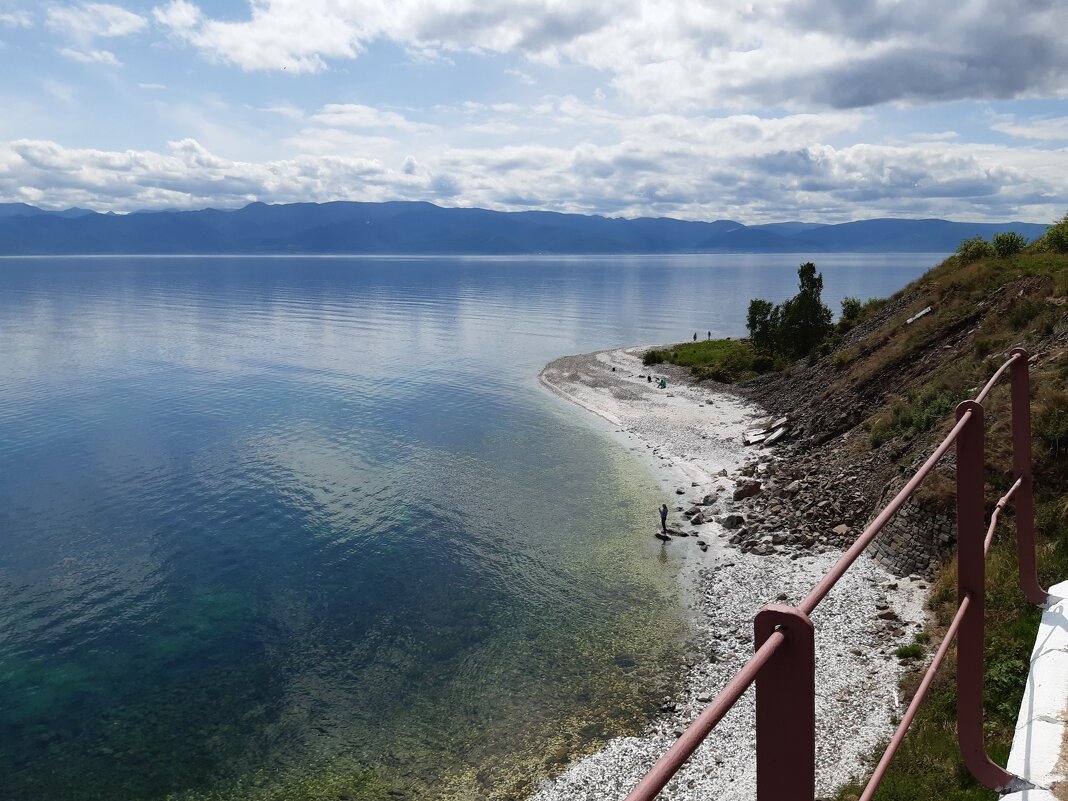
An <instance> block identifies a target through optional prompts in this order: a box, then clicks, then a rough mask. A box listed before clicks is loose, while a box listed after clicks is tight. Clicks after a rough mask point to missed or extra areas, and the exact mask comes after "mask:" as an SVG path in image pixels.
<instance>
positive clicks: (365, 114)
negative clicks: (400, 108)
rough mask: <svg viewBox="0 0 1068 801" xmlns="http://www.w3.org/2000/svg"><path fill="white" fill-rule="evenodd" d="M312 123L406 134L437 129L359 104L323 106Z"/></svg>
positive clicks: (313, 117) (314, 116)
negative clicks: (403, 132)
mask: <svg viewBox="0 0 1068 801" xmlns="http://www.w3.org/2000/svg"><path fill="white" fill-rule="evenodd" d="M311 119H312V121H313V122H315V123H318V124H319V125H323V126H326V127H329V128H349V129H353V130H394V131H405V132H420V133H430V132H433V131H435V130H436V129H437V127H436V126H434V125H427V124H425V123H416V122H412V121H410V120H408V119H407V118H405V117H404V116H402V115H401V114H397V113H396V112H394V111H383V110H381V109H377V108H374V107H372V106H364V105H360V104H358V103H329V104H327V105H325V106H323V108H322V110H321V111H319V113H318V114H315V115H313V116H312V118H311Z"/></svg>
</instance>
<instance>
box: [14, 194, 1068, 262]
mask: <svg viewBox="0 0 1068 801" xmlns="http://www.w3.org/2000/svg"><path fill="white" fill-rule="evenodd" d="M1046 228H1047V226H1045V225H1038V224H1035V223H1022V222H1009V223H1002V224H997V223H956V222H949V221H947V220H901V219H879V220H862V221H859V222H850V223H841V224H837V225H822V224H819V223H804V222H783V223H769V224H764V225H752V226H747V225H744V224H742V223H739V222H735V221H733V220H716V221H714V222H694V221H689V220H676V219H672V218H669V217H641V218H637V219H623V218H620V217H600V216H587V215H581V214H561V213H557V212H548V211H518V212H502V211H489V210H487V209H462V208H443V207H440V206H435V205H433V204H432V203H425V202H417V201H415V202H410V201H391V202H386V203H361V202H347V201H337V202H333V203H291V204H279V205H267V204H265V203H251V204H249V205H248V206H245V207H244V208H241V209H235V210H220V209H203V210H200V211H158V212H147V211H146V212H135V213H132V214H124V215H119V214H112V213H109V214H97V213H95V212H92V211H88V210H86V209H67V210H65V211H58V212H54V211H45V210H43V209H39V208H37V207H36V206H31V205H28V204H25V203H0V255H9V256H10V255H98V254H99V255H121V254H161V255H181V254H188V255H207V254H286V253H292V254H328V253H336V254H383V255H420V254H425V255H434V254H442V255H445V254H456V255H460V254H463V255H513V254H515V255H520V254H536V253H553V254H597V253H603V254H624V253H695V252H696V253H835V252H837V253H842V252H872V253H876V252H877V253H895V252H897V253H918V252H929V253H950V252H952V251H954V250H956V248H957V246H958V245H959V244H960V242H961V240H963V239H968V238H971V237H974V236H983V237H987V238H989V237H991V236H993V235H994V234H995V233H1000V232H1003V231H1016V232H1017V233H1019V234H1021V235H1023V236H1025V237H1027V238H1028V239H1035V238H1037V237H1039V236H1041V235H1042V233H1043V232H1044V231H1045V230H1046Z"/></svg>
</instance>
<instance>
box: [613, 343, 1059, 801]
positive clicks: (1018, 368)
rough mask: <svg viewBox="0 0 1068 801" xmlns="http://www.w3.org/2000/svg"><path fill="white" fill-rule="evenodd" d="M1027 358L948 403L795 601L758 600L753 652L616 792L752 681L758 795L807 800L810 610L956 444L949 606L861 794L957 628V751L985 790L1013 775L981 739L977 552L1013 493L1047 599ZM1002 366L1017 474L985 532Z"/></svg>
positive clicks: (894, 744) (1028, 589)
mask: <svg viewBox="0 0 1068 801" xmlns="http://www.w3.org/2000/svg"><path fill="white" fill-rule="evenodd" d="M1028 361H1029V357H1028V353H1027V351H1026V350H1024V349H1023V348H1014V349H1013V350H1012V351H1011V353H1010V357H1009V359H1008V360H1007V361H1005V363H1004V364H1002V365H1001V366H1000V367H999V368H998V369H997V371H996V372H995V373H994V374H993V376H991V377H990V379H989V380H988V381H987V383H986V384H985V385H984V386H983V388H982V390H980V392H979V394H978V395H977V396H976V398H975V400H969V401H964V402H962V403H961V404H959V405H958V406H957V422H956V424H955V425H954V426H953V428H952V429H951V430H950V431H949V433H948V434H947V435H946V437H945V438H944V439H943V440H942V442H941V443H939V445H938V446H937V447H936V448H935V449H934V451H933V452H932V453H931V455H930V456H929V457H928V458H927V460H926V461H925V462H924V463H923V465H921V466H920V468H919V469H918V470H917V471H916V473H915V474H914V475H913V476H912V478H910V479H909V481H908V482H907V483H906V484H905V486H904V487H902V488H901V490H900V491H899V492H898V493H897V495H895V496H894V498H893V499H892V500H891V501H890V502H889V503H888V504H887V505H886V506H885V507H884V508H883V509H882V511H880V512H879V514H878V515H876V517H875V518H874V519H873V520H872V521H871V523H869V524H868V526H867V527H866V528H865V529H864V531H863V532H862V533H861V535H860V536H859V537H858V538H857V540H856V542H854V543H853V545H852V546H850V547H849V549H847V550H846V552H845V553H844V554H842V556H841V558H839V560H838V561H837V562H836V563H835V564H834V566H833V567H832V568H831V569H830V570H828V571H827V573H826V574H824V576H823V578H821V579H820V581H819V582H818V583H817V584H816V586H814V587H813V588H812V590H811V591H810V592H809V593H808V595H807V596H806V597H805V599H804V600H803V601H801V603H800V604H798V605H797V606H796V607H785V606H778V605H774V604H773V605H768V606H765V607H764V608H763V609H762V610H761V611H760V612H759V613H758V614H757V617H756V619H755V621H754V623H755V631H756V652H755V653H754V654H753V656H752V657H750V659H749V661H748V662H746V664H745V665H744V666H743V667H742V668H741V669H740V670H739V671H738V673H736V674H735V676H734V678H732V679H731V680H730V681H729V682H728V683H727V685H726V686H725V687H724V688H723V690H721V691H720V693H719V694H718V695H717V696H716V697H715V699H713V700H712V702H711V703H710V704H709V705H708V707H706V708H705V710H704V711H703V712H702V713H701V714H700V715H699V716H698V718H697V719H696V720H695V721H694V722H693V723H692V724H690V726H689V727H688V728H687V729H686V731H685V732H684V733H683V734H682V736H681V737H679V739H678V740H677V741H676V742H675V744H674V745H672V746H671V748H669V749H668V751H667V752H666V753H665V754H664V755H663V756H662V757H661V758H660V759H659V760H657V762H656V764H655V765H653V767H652V768H651V769H650V770H649V772H648V773H647V774H646V775H645V777H644V778H642V780H641V781H639V782H638V784H637V785H635V787H634V789H633V790H631V792H630V793H629V794H628V795H627V797H626V801H651V799H653V798H655V797H656V795H657V794H658V793H659V792H660V791H661V790H662V789H663V788H664V786H665V785H666V784H667V783H668V782H669V781H670V780H671V778H672V777H673V776H674V775H675V773H676V772H677V771H678V770H679V768H680V767H682V765H683V763H685V761H686V760H687V759H688V758H689V757H690V756H691V755H692V754H693V752H694V751H695V750H696V749H697V747H698V746H699V745H700V744H701V743H702V742H703V741H704V739H705V738H706V737H707V736H708V734H709V732H711V731H712V729H713V728H715V726H716V724H718V723H719V721H720V720H722V718H723V717H724V716H725V715H726V714H727V712H728V711H730V709H731V707H733V705H734V704H735V703H736V702H737V700H738V699H739V698H740V697H741V696H742V694H743V693H744V692H745V691H746V690H747V689H748V688H749V686H750V685H752V684H754V683H755V684H756V693H757V696H756V697H757V726H756V727H757V799H758V801H812V798H813V795H814V792H815V790H814V787H815V657H814V650H813V648H814V646H813V642H814V637H813V629H812V621H811V620H810V619H809V615H811V614H812V612H813V611H814V610H815V609H816V607H817V606H819V604H820V602H821V601H822V600H823V599H824V598H825V597H826V596H827V594H828V593H829V592H830V591H831V589H832V588H833V587H834V585H835V584H836V583H837V582H838V580H839V579H840V578H841V577H842V576H843V575H844V574H845V572H846V571H847V570H848V569H849V568H850V566H851V565H852V564H853V563H854V562H855V561H856V560H857V558H858V557H859V556H860V554H861V553H863V551H864V549H865V548H867V547H868V545H870V544H871V542H872V540H874V539H875V537H876V536H877V535H878V534H879V532H880V531H881V530H882V528H883V527H884V526H885V525H886V523H887V522H888V521H889V520H890V519H891V518H892V517H893V516H894V514H896V513H897V511H898V510H899V509H900V508H901V506H902V505H903V504H904V503H905V501H906V500H908V498H909V497H910V496H911V495H912V493H913V492H914V491H915V490H916V488H917V487H918V486H919V485H920V484H921V483H922V482H923V480H924V479H925V478H926V477H927V476H928V475H929V474H930V472H931V471H932V470H933V469H934V467H935V465H936V464H937V463H938V461H939V460H940V459H941V458H942V457H943V456H945V455H946V453H947V452H948V451H949V448H950V447H951V446H952V445H954V444H955V445H956V453H957V551H958V557H957V558H958V571H957V574H958V583H957V594H958V599H959V601H958V608H957V613H956V615H955V616H954V618H953V621H952V622H951V623H950V625H949V628H948V630H947V631H946V635H945V637H944V638H943V640H942V643H941V644H940V646H939V648H938V650H937V652H936V653H935V656H934V658H933V659H932V661H931V665H930V667H929V668H928V670H927V672H926V674H925V675H924V678H923V680H922V681H921V683H920V686H919V689H918V690H917V691H916V694H915V696H913V699H912V701H911V703H910V704H909V707H908V709H907V710H906V712H905V714H904V716H903V717H902V719H901V723H900V725H899V726H898V728H897V731H896V732H895V733H894V737H893V739H892V740H891V741H890V745H889V746H888V748H887V750H886V751H885V752H884V754H883V756H882V758H881V759H880V761H879V764H878V766H877V767H876V769H875V771H874V773H873V774H872V777H871V779H870V780H869V781H868V784H867V786H866V787H865V789H864V793H863V795H862V796H861V801H870V799H871V797H872V795H873V794H874V793H875V791H876V789H877V788H878V786H879V783H880V782H881V781H882V778H883V776H884V775H885V773H886V770H887V767H888V766H889V764H890V760H891V759H892V758H893V756H894V754H895V753H896V751H897V749H898V747H899V746H900V745H901V741H902V739H903V738H904V736H905V733H906V731H907V730H908V728H909V725H910V724H911V723H912V721H913V719H914V718H915V716H916V712H917V710H918V709H919V707H920V704H922V702H923V699H924V697H925V695H926V693H927V690H928V688H929V687H930V684H931V681H932V680H933V678H934V674H935V672H936V671H937V670H938V668H939V666H940V665H941V663H942V661H943V660H944V658H945V656H946V653H947V652H948V650H949V647H950V643H951V642H952V641H953V640H954V638H957V637H958V636H959V645H958V651H957V688H958V692H957V730H958V740H959V744H960V749H961V756H962V757H963V759H964V762H965V764H966V765H967V766H968V769H969V770H970V771H971V772H972V774H973V775H974V776H975V777H976V778H977V779H978V780H979V781H980V782H981V783H983V784H984V785H986V786H987V787H991V788H998V789H1000V788H1005V787H1007V786H1010V785H1014V784H1016V783H1018V782H1020V781H1021V780H1020V779H1019V778H1018V777H1016V776H1014V775H1013V774H1011V773H1009V772H1008V771H1006V770H1004V769H1003V768H1001V767H999V766H997V765H995V764H994V763H993V762H992V761H991V760H990V758H989V757H988V756H987V754H986V749H985V747H984V745H983V711H982V702H983V628H984V621H983V615H984V605H985V603H984V602H985V557H986V552H987V550H988V549H989V547H990V543H991V541H992V540H993V536H994V529H995V528H996V526H997V523H998V516H999V514H1000V512H1001V510H1002V509H1004V508H1005V506H1006V505H1007V504H1008V503H1009V501H1010V500H1012V499H1013V498H1015V499H1016V550H1017V559H1018V561H1019V571H1020V576H1019V580H1020V588H1021V589H1022V590H1023V592H1024V594H1025V595H1026V596H1027V598H1028V599H1029V600H1030V601H1031V602H1032V603H1035V604H1037V605H1043V604H1045V602H1046V599H1047V598H1048V593H1047V592H1046V590H1044V589H1043V588H1042V587H1041V585H1040V584H1039V583H1038V578H1037V573H1036V570H1035V545H1034V498H1033V491H1032V478H1031V417H1030V396H1031V390H1030V377H1029V374H1028ZM1007 370H1011V382H1012V389H1011V395H1012V452H1013V475H1014V476H1015V482H1014V483H1013V485H1012V487H1011V488H1010V489H1009V491H1008V492H1006V493H1005V494H1004V495H1003V496H1002V497H1001V498H999V499H998V502H997V503H996V504H995V506H994V509H993V511H992V513H991V515H990V523H989V527H988V528H987V530H986V536H985V537H983V506H984V496H985V476H984V469H985V467H984V463H985V448H986V446H985V426H984V422H983V407H982V405H981V404H982V401H983V400H985V399H986V398H987V396H988V395H989V394H990V392H991V391H992V390H993V388H994V386H995V384H996V383H997V381H998V379H1000V378H1001V376H1002V375H1004V374H1005V372H1006V371H1007Z"/></svg>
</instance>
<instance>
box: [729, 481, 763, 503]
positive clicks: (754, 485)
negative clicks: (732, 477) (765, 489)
mask: <svg viewBox="0 0 1068 801" xmlns="http://www.w3.org/2000/svg"><path fill="white" fill-rule="evenodd" d="M758 492H760V482H759V481H739V482H738V483H737V484H736V485H735V487H734V500H736V501H740V500H743V499H745V498H752V497H753V496H754V495H756V494H757V493H758Z"/></svg>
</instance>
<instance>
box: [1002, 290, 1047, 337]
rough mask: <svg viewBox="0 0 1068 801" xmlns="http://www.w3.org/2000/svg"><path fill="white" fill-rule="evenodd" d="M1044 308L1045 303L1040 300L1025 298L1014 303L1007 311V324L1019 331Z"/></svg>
mask: <svg viewBox="0 0 1068 801" xmlns="http://www.w3.org/2000/svg"><path fill="white" fill-rule="evenodd" d="M1045 308H1046V304H1045V303H1043V302H1042V301H1040V300H1032V299H1030V298H1027V299H1025V300H1021V301H1020V302H1019V303H1016V304H1015V305H1014V306H1013V307H1012V309H1011V310H1010V311H1009V325H1011V326H1012V329H1013V330H1014V331H1019V330H1020V329H1021V328H1023V327H1024V326H1026V325H1027V324H1028V323H1029V322H1031V321H1032V320H1034V319H1035V318H1036V317H1038V315H1039V314H1041V313H1042V312H1043V311H1044V310H1045Z"/></svg>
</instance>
